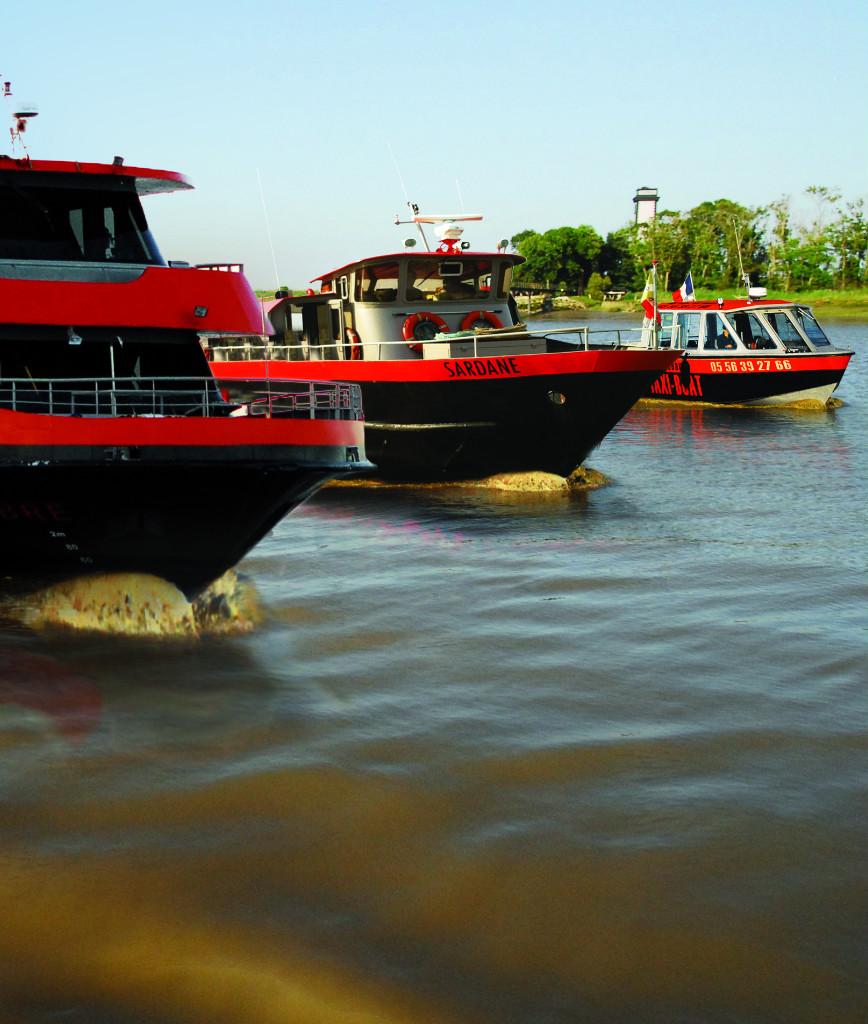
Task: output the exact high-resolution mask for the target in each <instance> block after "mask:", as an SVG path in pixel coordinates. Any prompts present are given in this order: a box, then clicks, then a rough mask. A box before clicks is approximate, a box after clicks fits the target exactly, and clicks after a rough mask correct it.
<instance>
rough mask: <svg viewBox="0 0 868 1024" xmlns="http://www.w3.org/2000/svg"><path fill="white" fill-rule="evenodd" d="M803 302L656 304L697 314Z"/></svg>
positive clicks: (666, 308)
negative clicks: (708, 311)
mask: <svg viewBox="0 0 868 1024" xmlns="http://www.w3.org/2000/svg"><path fill="white" fill-rule="evenodd" d="M804 305H805V303H803V302H793V300H792V299H711V300H709V301H707V302H706V301H703V302H696V301H693V302H684V301H682V302H658V303H657V308H658V309H663V310H666V311H667V312H669V311H670V310H677V311H679V312H680V311H681V310H684V311H685V312H687V313H690V312H694V313H699V312H703V311H707V310H714V311H715V312H717V311H722V312H724V313H725V312H726V311H727V310H736V309H756V308H757V307H759V308H762V307H763V306H804Z"/></svg>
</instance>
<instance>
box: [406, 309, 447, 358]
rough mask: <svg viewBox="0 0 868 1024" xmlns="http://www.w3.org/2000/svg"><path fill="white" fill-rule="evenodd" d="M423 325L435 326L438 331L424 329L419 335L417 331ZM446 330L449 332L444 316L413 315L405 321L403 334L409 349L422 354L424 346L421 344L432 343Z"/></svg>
mask: <svg viewBox="0 0 868 1024" xmlns="http://www.w3.org/2000/svg"><path fill="white" fill-rule="evenodd" d="M422 323H429V324H434V326H435V327H436V328H437V330H436V331H433V332H432V331H431V329H430V328H427V329H426V328H423V331H422V333H421V334H417V333H416V330H417V328H418V327H419V325H420V324H422ZM445 330H448V328H447V327H446V321H445V320H444V319H443V317H442V316H437V314H436V313H413V314H411V315H410V316H408V317H407V319H406V320H405V321H404V326H403V327H402V328H401V333H402V334H403V336H404V341H406V342H407V343H408V345H409V347H410V348H411V349H412V350H413V351H414V352H419V353H421V352H422V346H421V345H420V344H419V342H422V341H432V340H433V338H434V335H435V334H438V333H440V332H441V331H445Z"/></svg>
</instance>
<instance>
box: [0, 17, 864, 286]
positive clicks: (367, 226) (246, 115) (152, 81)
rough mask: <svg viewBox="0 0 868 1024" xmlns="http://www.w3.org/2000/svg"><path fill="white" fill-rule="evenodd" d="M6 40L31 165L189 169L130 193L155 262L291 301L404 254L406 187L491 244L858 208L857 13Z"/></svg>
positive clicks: (109, 24) (7, 73) (424, 22)
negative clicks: (725, 201)
mask: <svg viewBox="0 0 868 1024" xmlns="http://www.w3.org/2000/svg"><path fill="white" fill-rule="evenodd" d="M0 40H2V42H0V74H2V77H3V79H8V80H10V81H11V82H12V85H13V90H14V99H15V100H16V101H24V102H35V103H36V104H37V105H38V107H39V111H40V113H39V116H38V117H37V118H36V119H35V120H34V121H33V123H32V125H31V127H30V129H29V131H28V133H27V142H28V148H29V152H30V155H31V157H33V158H34V159H65V160H82V161H84V160H96V161H103V160H104V161H106V162H111V159H112V157H113V156H115V155H116V154H119V155H122V156H123V157H124V158H125V161H126V162H127V163H128V164H137V165H140V166H145V167H149V166H150V167H165V168H169V169H172V170H178V171H182V172H183V173H184V174H186V175H187V176H188V177H189V178H190V179H191V180H192V182H193V184H194V185H195V186H196V191H194V192H186V193H177V194H174V195H169V196H154V197H149V198H147V199H146V200H145V208H146V212H147V214H148V218H149V220H150V222H151V226H152V228H153V230H154V233H155V235H156V237H157V240H158V242H159V244H160V247H161V249H162V251H163V255H164V256H166V258H168V259H179V260H180V259H186V260H189V261H190V262H207V261H213V262H217V261H226V262H229V261H231V262H242V263H244V264H245V266H246V269H247V272H248V276H249V277H250V279H251V282H252V284H253V285H254V287H257V288H271V287H273V286H274V285H275V284H276V281H275V270H274V262H276V264H277V276H278V277H279V280H280V281H281V282H282V283H285V284H288V285H289V286H290V287H301V286H303V285H305V284H306V283H307V281H308V280H309V279H310V278H312V277H313V276H314V275H315V274H318V273H321V272H323V271H325V270H328V269H330V268H332V267H335V266H339V265H341V264H344V263H346V262H348V261H349V260H352V259H355V258H357V257H361V256H371V255H375V254H377V253H379V252H391V251H394V250H396V249H400V248H401V240H402V239H403V238H404V237H405V236H406V235H407V234H408V233H409V229H408V228H398V227H395V226H394V223H393V221H394V217H395V214H396V213H402V214H403V213H406V206H405V203H406V199H407V198H409V199H411V200H413V201H415V202H417V203H419V205H420V207H421V208H422V210H423V211H428V212H434V213H459V212H462V211H463V212H467V213H481V214H483V215H484V216H485V220H484V221H483V223H482V224H481V225H478V226H476V227H470V228H469V229H468V232H467V234H466V235H465V237H466V238H467V239H468V240H469V241H470V242H471V243H472V244H473V247H474V248H477V247H478V248H487V247H489V246H492V245H494V243H495V242H496V241H497V239H499V238H502V237H509V236H511V235H513V234H515V233H516V232H517V231H520V230H522V229H523V228H534V229H536V230H537V231H544V230H546V229H547V228H550V227H558V226H560V225H563V224H571V225H578V224H590V225H592V226H593V227H594V228H596V230H597V231H599V232H600V233H601V234H603V235H605V234H606V232H607V231H611V230H613V229H615V228H618V227H621V226H622V225H623V224H625V223H627V222H628V221H629V220H630V219H631V218H632V211H633V204H632V197H633V194H634V192H635V189H636V187H637V186H639V185H650V186H656V187H657V188H658V189H659V190H660V193H661V206H662V207H664V208H668V209H676V210H685V209H689V208H690V207H691V206H694V205H696V204H697V203H699V202H702V201H703V200H705V199H718V198H722V197H726V198H729V199H733V200H735V201H736V202H740V203H744V204H745V205H760V204H763V203H765V202H769V201H771V200H773V199H776V198H778V197H779V196H781V195H784V194H788V195H790V196H792V197H793V199H794V200H795V199H797V198H798V197H799V196H800V194H801V193H802V192H803V190H804V189H805V188H806V187H807V186H808V185H814V184H818V185H829V186H831V187H834V188H837V189H839V190H840V191H842V192H843V193H844V195H845V196H846V197H847V198H850V199H856V198H859V197H868V123H866V121H868V14H866V8H865V7H864V5H863V3H861V2H856V0H827V2H825V3H808V4H802V5H799V4H794V3H792V2H783V0H765V2H763V0H732V2H727V3H705V2H701V0H700V2H697V3H695V4H692V5H669V6H666V5H660V6H658V7H656V8H655V6H654V5H652V4H641V3H638V2H634V0H622V2H618V0H614V2H609V3H600V2H596V3H586V2H584V0H581V2H575V3H568V2H564V0H550V2H548V3H544V4H543V3H540V4H531V3H528V2H527V0H500V2H498V3H491V2H473V0H464V2H459V0H437V2H436V3H432V4H428V5H424V4H415V5H412V4H409V3H398V2H394V0H381V2H370V0H369V2H361V0H359V2H354V3H349V2H344V0H332V2H331V3H328V4H312V3H302V2H298V0H285V2H283V3H280V2H277V0H249V2H248V3H247V4H240V3H237V2H232V3H229V2H227V0H208V2H205V0H178V2H176V3H174V4H150V5H142V4H133V5H129V4H118V3H117V2H112V3H108V2H98V0H79V2H76V3H70V2H68V0H64V2H62V3H61V2H58V0H42V2H40V3H39V4H38V5H36V6H33V5H27V6H25V5H24V4H23V3H20V4H18V5H15V6H13V7H7V9H6V11H5V13H4V17H3V30H2V35H0ZM3 118H4V121H5V122H6V123H7V124H8V123H9V121H8V107H7V112H6V113H4V115H3ZM3 137H4V138H5V137H6V136H3ZM9 148H10V144H9V142H8V141H7V143H6V144H5V145H3V144H0V152H8V151H9ZM260 181H261V189H260ZM402 181H403V183H404V184H402ZM405 186H406V189H407V196H405V193H404V187H405ZM263 198H264V206H265V211H264V210H263ZM266 213H267V217H266ZM269 228H270V233H271V238H272V241H273V245H274V252H275V257H274V260H272V255H271V247H270V245H269Z"/></svg>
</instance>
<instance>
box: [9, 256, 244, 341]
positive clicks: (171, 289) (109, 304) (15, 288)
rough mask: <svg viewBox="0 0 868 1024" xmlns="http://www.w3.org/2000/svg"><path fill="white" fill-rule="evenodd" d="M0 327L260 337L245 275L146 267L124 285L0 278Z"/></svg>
mask: <svg viewBox="0 0 868 1024" xmlns="http://www.w3.org/2000/svg"><path fill="white" fill-rule="evenodd" d="M197 307H199V308H200V311H201V310H202V309H204V310H206V311H207V312H206V313H205V315H204V316H196V313H195V310H196V308H197ZM0 323H5V324H57V325H59V326H63V327H68V326H73V327H174V328H187V329H190V330H195V331H225V332H234V333H238V334H261V333H262V313H261V311H260V309H259V302H258V301H257V299H256V296H255V295H254V294H253V290H252V289H251V287H250V285H249V283H248V282H247V279H246V278H245V277H244V275H243V274H215V273H214V272H213V271H210V270H193V269H186V268H173V267H148V268H147V269H146V270H145V271H144V272H143V273H142V275H141V277H137V278H136V279H135V280H134V281H128V282H125V283H123V284H118V283H116V282H93V283H83V282H80V281H18V280H12V279H9V278H2V277H0Z"/></svg>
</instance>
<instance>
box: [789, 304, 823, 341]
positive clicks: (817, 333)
mask: <svg viewBox="0 0 868 1024" xmlns="http://www.w3.org/2000/svg"><path fill="white" fill-rule="evenodd" d="M792 313H793V316H794V317H795V318H796V323H797V324H798V325H799V327H801V328H802V330H803V331H804V332H805V334H806V335H807V336H808V341H810V342H811V344H812V345H814V346H818V345H831V344H832V343H831V341H829V339H828V338H827V337H826V335H825V333H824V332H823V328H822V327H821V326H820V325H819V324H818V323H817V321H816V320H815V319H814V315H813V313H812V312H811V311H810V310H809V309H806V308H805V307H804V306H796V308H795V309H794V310H793V311H792Z"/></svg>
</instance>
